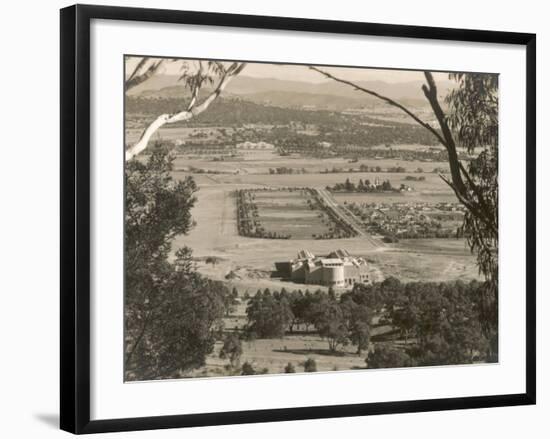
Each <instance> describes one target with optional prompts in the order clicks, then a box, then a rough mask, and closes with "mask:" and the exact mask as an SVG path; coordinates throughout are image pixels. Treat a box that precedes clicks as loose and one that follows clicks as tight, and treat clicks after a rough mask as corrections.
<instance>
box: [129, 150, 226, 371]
mask: <svg viewBox="0 0 550 439" xmlns="http://www.w3.org/2000/svg"><path fill="white" fill-rule="evenodd" d="M172 161H173V158H171V157H170V156H169V155H168V154H167V153H166V152H163V151H161V150H157V151H154V152H153V154H152V155H151V156H150V157H149V158H148V160H147V161H146V162H145V163H141V162H139V161H137V160H132V161H130V162H129V163H128V164H127V167H126V211H125V214H126V217H125V258H126V259H125V262H126V273H125V274H126V279H125V280H126V289H125V306H124V312H125V359H124V360H125V361H124V366H125V379H126V380H152V379H161V378H177V377H180V376H183V375H184V374H185V372H186V371H189V370H191V369H195V368H198V367H201V366H202V365H204V362H205V359H206V356H207V355H209V354H210V353H211V352H212V350H213V347H214V342H215V341H216V339H217V338H218V337H219V334H220V332H221V328H222V320H221V319H222V317H223V315H224V313H225V308H226V306H227V303H228V302H229V301H228V297H229V291H228V289H227V288H226V287H225V286H224V285H223V284H222V283H221V282H215V281H212V280H209V279H206V278H203V277H202V276H200V275H199V274H198V273H197V272H196V271H195V267H194V264H193V261H192V257H191V251H190V250H189V249H188V248H183V249H180V250H178V251H177V252H176V253H175V255H176V257H175V261H173V262H171V261H170V260H169V255H170V252H171V241H172V239H173V238H174V236H176V235H179V234H183V233H187V232H188V231H189V230H190V228H191V227H192V225H193V221H192V219H191V213H190V209H191V207H192V206H193V205H194V203H195V197H194V195H193V194H194V193H195V191H196V190H197V189H196V186H195V183H194V181H193V180H192V179H190V178H188V179H185V180H183V181H174V180H173V179H172V177H171V175H170V171H171V170H172Z"/></svg>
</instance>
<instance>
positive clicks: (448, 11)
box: [0, 0, 550, 439]
mask: <svg viewBox="0 0 550 439" xmlns="http://www.w3.org/2000/svg"><path fill="white" fill-rule="evenodd" d="M89 3H96V2H95V1H91V0H90V1H89ZM99 3H100V4H113V5H121V6H142V7H163V8H173V9H188V10H205V11H218V12H233V13H247V14H263V15H280V16H301V17H309V18H321V19H323V18H325V19H337V20H357V21H370V22H381V23H396V24H416V25H429V26H445V27H465V28H483V29H491V30H509V31H519V32H535V33H537V35H538V72H537V74H538V77H539V84H538V93H537V97H538V102H539V103H538V118H537V119H538V125H539V129H538V146H539V148H538V149H539V151H538V196H537V198H538V205H539V208H538V214H537V216H538V224H539V227H538V229H539V230H538V242H539V244H538V246H539V250H538V267H537V269H538V272H539V277H538V322H539V324H538V347H539V374H538V392H539V397H538V401H539V403H538V405H537V406H535V407H516V408H498V409H484V410H467V411H456V412H440V413H424V414H406V415H389V416H375V417H372V416H371V417H364V418H349V419H338V420H334V419H327V420H318V421H303V422H284V423H272V424H256V425H241V426H225V427H209V428H200V429H187V430H185V431H182V430H167V431H156V432H138V433H123V434H118V435H117V436H115V435H108V436H110V437H111V436H112V437H126V436H128V437H130V436H132V437H143V438H146V437H151V438H152V437H155V438H169V437H181V435H182V434H185V435H186V436H187V437H190V438H219V437H239V438H242V439H245V438H258V437H266V438H271V437H273V438H281V437H289V438H294V437H316V438H333V437H338V436H340V435H343V434H344V435H347V436H348V435H349V437H384V438H389V439H391V438H401V437H407V438H416V437H422V438H423V439H428V438H438V439H439V438H448V439H451V438H460V439H464V438H478V437H495V438H497V437H498V438H516V437H523V436H525V437H532V438H543V437H547V436H548V433H549V432H550V427H549V424H548V422H547V419H546V416H545V415H547V416H548V413H550V384H549V383H550V381H549V380H548V379H547V377H546V376H545V375H546V374H545V368H546V369H547V368H548V361H547V360H548V354H549V350H548V338H549V336H550V334H549V331H550V326H549V325H548V322H547V321H546V319H545V314H546V313H547V312H548V311H550V309H549V307H548V301H547V300H544V297H543V295H544V291H545V290H546V289H547V288H548V286H549V284H550V278H549V277H548V275H547V276H546V277H545V276H544V275H545V272H546V270H545V268H546V267H547V265H548V261H549V260H550V255H544V254H543V249H544V248H550V235H549V234H548V233H547V232H546V233H545V231H544V229H543V227H542V225H543V224H544V222H545V221H548V220H549V219H550V218H548V216H549V215H550V208H549V207H546V206H545V205H544V204H545V203H544V201H545V198H547V197H548V194H549V193H550V175H547V176H544V175H543V169H544V168H545V164H546V165H550V163H546V162H548V161H549V160H550V155H549V154H548V153H545V151H544V150H543V147H542V145H544V144H545V140H547V138H548V135H547V131H546V129H547V128H546V126H545V125H544V123H543V122H544V121H545V120H547V118H548V114H547V113H546V112H545V111H544V110H543V107H542V103H543V102H545V101H549V100H550V93H549V88H548V86H547V85H546V84H545V82H544V81H543V80H542V78H543V77H544V76H545V75H546V76H548V68H547V67H548V58H547V56H548V55H547V54H548V46H549V42H550V29H549V28H548V23H547V21H548V17H549V16H550V15H549V14H548V11H547V10H545V4H544V2H541V1H535V0H524V1H522V2H520V3H518V2H510V3H505V2H502V1H497V0H490V1H489V0H487V1H483V2H481V1H479V0H463V1H462V2H460V4H459V3H458V2H449V1H447V2H444V1H441V0H439V1H432V0H429V1H428V0H427V1H422V0H419V1H416V2H410V1H407V0H388V1H385V2H380V1H378V2H357V1H353V0H339V1H338V2H324V3H322V2H312V1H309V2H306V1H302V2H298V1H296V0H277V1H272V2H258V1H254V0H233V1H231V2H228V1H223V0H202V1H199V0H189V1H170V0H157V1H155V2H153V1H144V0H141V1H124V0H116V1H110V0H103V1H100V2H99ZM68 4H70V3H69V2H64V1H59V0H55V1H49V2H40V1H34V0H31V1H22V2H18V3H16V2H9V3H7V4H4V5H3V8H2V14H1V18H0V20H1V26H0V33H1V38H0V44H1V51H0V54H1V56H2V58H0V59H1V61H0V90H1V91H0V111H1V113H2V115H1V118H0V120H1V124H0V126H1V127H2V137H1V138H0V139H1V140H0V145H1V153H0V213H1V214H0V225H1V227H0V267H1V268H0V380H1V381H0V436H2V437H8V438H18V437H25V438H34V437H37V438H38V437H40V438H49V437H61V436H63V435H65V433H63V432H60V431H58V430H57V422H58V402H59V397H58V385H59V380H58V356H59V355H58V354H59V346H58V332H59V327H58V321H59V311H58V302H59V300H58V286H59V275H58V272H59V262H58V258H59V244H58V241H59V233H58V224H59V217H58V212H59V195H58V186H59V177H58V175H59V165H58V161H59V160H58V157H59V146H58V144H59V117H58V111H59V110H58V109H59V106H58V105H59V98H58V96H59V85H58V84H59V80H58V77H59V76H58V75H59V69H58V65H59V49H58V47H59V44H58V40H59V36H58V32H59V19H58V9H59V8H61V7H63V6H66V5H68ZM182 44H186V42H182ZM189 44H192V43H191V42H190V43H189ZM545 55H546V56H545ZM547 370H548V369H547Z"/></svg>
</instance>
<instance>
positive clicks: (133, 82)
mask: <svg viewBox="0 0 550 439" xmlns="http://www.w3.org/2000/svg"><path fill="white" fill-rule="evenodd" d="M150 59H151V58H148V57H145V58H142V59H141V60H140V61H139V63H138V65H137V66H136V67H135V69H134V71H133V72H132V74H131V75H130V76H129V77H128V79H127V80H126V81H125V82H124V87H125V89H126V91H128V90H130V89H131V88H134V87H137V86H138V85H139V84H141V83H142V82H145V81H147V80H148V79H149V78H150V77H151V76H153V75H154V74H155V73H156V72H157V71H158V70H159V68H160V67H161V66H162V64H163V63H164V61H165V60H164V59H159V60H157V61H153V62H152V63H151V64H150V65H149V66H148V67H147V68H146V69H145V71H143V72H141V71H142V70H143V69H144V67H145V65H146V64H147V62H149V60H150Z"/></svg>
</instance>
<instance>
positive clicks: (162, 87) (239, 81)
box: [128, 75, 452, 110]
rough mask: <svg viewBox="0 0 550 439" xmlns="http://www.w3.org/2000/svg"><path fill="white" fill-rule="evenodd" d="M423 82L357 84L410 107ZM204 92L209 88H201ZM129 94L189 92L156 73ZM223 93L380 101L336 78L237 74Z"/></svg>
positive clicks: (310, 101)
mask: <svg viewBox="0 0 550 439" xmlns="http://www.w3.org/2000/svg"><path fill="white" fill-rule="evenodd" d="M422 83H423V82H422V81H411V82H404V83H387V82H384V81H359V82H357V84H358V85H360V86H362V87H365V88H369V89H372V90H375V91H377V92H378V93H381V94H383V95H385V96H388V97H390V98H392V99H396V100H399V101H400V102H404V103H407V104H408V105H413V106H424V105H425V102H426V100H425V97H424V95H423V92H422V89H421V87H422ZM451 86H452V83H451V82H450V81H447V82H444V83H440V84H439V91H440V93H441V94H446V93H447V91H448V90H449V89H450V88H451ZM204 92H205V93H207V92H208V89H205V90H204ZM128 94H129V95H130V96H136V97H137V96H139V97H142V98H149V99H154V98H177V97H184V96H188V91H187V90H186V89H185V87H183V86H182V85H181V83H180V82H178V77H177V76H176V75H158V76H154V77H153V78H151V79H149V80H148V81H146V82H145V83H143V84H141V85H139V86H138V87H136V88H134V89H132V90H131V91H130V92H129V93H128ZM224 94H225V95H226V96H232V97H239V98H242V99H245V100H248V101H251V102H255V103H261V104H270V105H275V106H280V107H314V108H325V109H330V110H342V109H346V108H362V107H369V106H373V105H377V104H378V103H379V102H380V101H379V100H377V99H376V98H374V97H371V96H369V95H366V94H365V93H361V92H358V91H356V90H354V89H353V88H351V87H349V86H347V85H345V84H340V83H337V82H335V81H325V82H322V83H317V84H315V83H308V82H299V81H288V80H279V79H269V78H253V77H249V76H237V77H236V78H234V79H233V80H232V81H231V82H230V83H229V85H228V86H227V88H226V89H225V92H224Z"/></svg>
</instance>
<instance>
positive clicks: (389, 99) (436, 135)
mask: <svg viewBox="0 0 550 439" xmlns="http://www.w3.org/2000/svg"><path fill="white" fill-rule="evenodd" d="M309 68H310V69H311V70H314V71H316V72H318V73H320V74H321V75H323V76H325V77H327V78H329V79H332V80H334V81H336V82H340V83H342V84H346V85H349V86H350V87H353V88H354V89H355V90H358V91H362V92H364V93H367V94H369V95H371V96H374V97H376V98H378V99H380V100H382V101H384V102H386V103H388V104H390V105H392V106H394V107H397V108H399V109H400V110H401V111H403V112H405V113H406V114H407V115H409V116H410V117H411V118H412V119H413V120H414V121H415V122H417V123H419V124H420V125H422V126H423V127H424V128H426V129H427V130H428V131H430V132H431V133H432V134H433V135H434V136H435V137H436V138H437V140H439V142H441V143H442V144H445V140H444V139H443V138H442V137H441V134H439V133H438V132H437V130H436V129H435V128H433V127H432V126H431V125H430V124H429V123H428V122H424V121H423V120H422V119H420V118H419V117H418V116H417V115H416V114H414V113H413V112H412V111H411V110H409V109H408V108H407V107H405V106H404V105H402V104H400V103H399V102H397V101H394V100H393V99H391V98H388V97H387V96H383V95H381V94H379V93H376V92H375V91H373V90H370V89H368V88H364V87H361V86H359V85H357V84H354V83H353V82H351V81H347V80H345V79H341V78H338V77H336V76H334V75H331V74H330V73H328V72H325V71H324V70H321V69H318V68H317V67H314V66H309Z"/></svg>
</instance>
